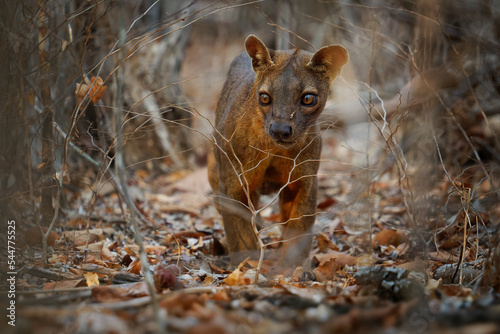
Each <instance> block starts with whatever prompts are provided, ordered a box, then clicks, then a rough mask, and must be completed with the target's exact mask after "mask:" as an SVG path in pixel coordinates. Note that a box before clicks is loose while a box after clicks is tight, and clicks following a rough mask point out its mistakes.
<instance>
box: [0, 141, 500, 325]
mask: <svg viewBox="0 0 500 334" xmlns="http://www.w3.org/2000/svg"><path fill="white" fill-rule="evenodd" d="M324 146H325V149H324V152H323V154H324V156H329V157H332V156H336V155H339V154H344V153H345V152H344V153H342V152H340V151H339V150H341V149H342V147H341V145H338V142H336V141H335V139H334V138H329V139H328V138H327V139H326V140H325V145H324ZM333 169H336V171H334V170H333ZM333 169H330V170H329V169H328V168H327V167H322V168H321V170H320V173H319V176H318V183H319V201H318V202H319V203H318V211H319V212H320V213H319V214H318V217H317V219H316V229H315V232H317V233H316V237H315V241H314V246H313V249H312V250H311V253H310V257H309V261H307V262H306V264H305V266H304V268H297V269H295V271H294V272H293V274H288V275H272V274H271V270H270V269H272V265H273V263H272V261H267V260H266V261H265V262H264V264H263V267H262V271H261V276H260V277H259V283H257V284H256V283H255V276H256V267H257V261H246V262H244V263H242V264H241V265H240V266H239V267H238V268H237V269H234V270H230V269H229V265H228V261H227V258H226V257H224V256H223V255H221V247H222V246H221V242H222V243H223V228H222V225H221V219H220V216H219V215H218V213H217V212H216V210H215V208H214V206H213V201H212V198H211V191H210V186H209V184H208V181H207V176H206V168H197V169H195V170H193V171H183V172H177V173H173V174H168V175H150V174H149V173H148V172H146V171H144V170H137V171H136V172H135V173H134V175H131V176H130V179H129V181H128V185H129V191H130V194H131V197H132V198H133V199H134V202H135V204H136V206H137V208H138V209H139V211H140V212H141V214H142V215H143V216H144V217H147V219H146V221H145V222H144V221H142V222H140V223H139V224H140V226H141V234H142V236H143V238H144V247H145V251H146V253H147V257H148V261H149V264H150V265H151V267H152V268H154V269H153V275H154V283H155V287H156V290H157V293H158V294H157V295H156V303H157V305H158V309H157V310H156V311H155V309H154V307H153V306H152V304H151V298H150V295H149V292H148V286H147V284H146V283H145V281H144V276H143V272H142V271H141V262H140V260H139V255H138V252H139V247H138V245H137V244H136V242H135V241H134V233H133V230H132V227H131V226H130V224H129V223H128V219H129V215H128V214H126V215H124V214H123V212H122V205H123V204H122V203H121V202H120V200H119V197H118V196H117V194H116V193H115V192H114V190H113V188H112V187H111V186H110V185H109V184H105V185H104V187H102V188H101V189H100V192H99V195H98V196H97V197H95V199H96V201H95V203H94V206H93V208H91V206H90V205H89V203H91V202H92V199H93V198H94V196H93V194H94V193H93V192H92V190H91V189H90V187H87V188H81V189H80V191H75V192H72V191H70V190H67V198H68V199H70V203H68V206H67V208H66V209H65V210H64V214H63V218H62V220H63V221H64V223H63V224H59V226H58V227H57V228H56V230H55V231H54V232H53V234H52V238H50V240H49V243H50V244H51V250H52V253H51V254H50V259H49V264H48V266H47V267H46V268H42V266H41V261H40V259H41V248H40V246H39V244H38V240H39V237H40V236H39V232H37V229H36V228H32V229H29V230H26V231H25V232H24V234H23V240H22V242H21V241H19V243H18V248H19V250H18V253H17V266H18V268H20V269H19V272H18V276H17V282H16V284H17V285H16V289H17V291H16V292H17V299H16V326H15V327H11V326H7V325H6V324H5V321H3V322H2V327H1V328H2V329H1V331H2V333H18V332H19V333H21V332H22V333H70V332H71V333H75V332H76V333H151V332H156V328H157V327H156V326H157V324H158V321H157V319H156V318H155V314H158V315H159V318H160V319H161V322H163V324H162V326H164V328H166V329H167V331H168V332H171V333H333V332H336V333H366V332H367V331H368V330H370V331H372V332H374V333H438V332H439V333H441V334H442V333H498V332H499V330H500V298H499V290H498V286H497V287H496V288H493V287H492V288H490V289H485V288H484V280H485V279H487V278H488V277H486V276H488V275H489V276H491V275H498V273H496V274H495V269H494V268H491V267H488V265H487V264H486V263H487V262H488V259H491V258H493V255H490V253H489V248H488V246H489V245H491V244H493V242H494V241H492V240H490V239H489V238H490V236H492V235H493V236H494V235H495V234H494V232H492V231H494V229H495V228H496V226H495V223H496V224H498V213H499V212H500V211H499V206H498V204H497V205H496V206H494V208H493V209H492V210H489V212H483V213H482V217H481V218H482V221H483V223H482V225H481V226H480V227H478V226H477V225H474V226H469V228H468V230H467V231H465V233H466V235H465V237H466V239H467V243H468V247H467V249H466V250H467V251H466V252H465V258H464V259H462V257H461V254H462V252H461V248H460V246H461V245H462V242H463V238H464V229H463V219H460V215H461V214H462V217H463V212H462V213H460V212H458V213H457V215H456V217H455V218H454V219H452V220H450V221H448V222H447V224H446V226H445V225H444V223H443V222H439V220H437V219H430V220H429V222H428V224H427V225H425V226H420V228H419V231H415V230H414V229H412V228H411V226H410V223H409V219H408V217H407V214H406V210H407V209H406V207H405V205H404V203H403V198H402V196H401V191H400V185H399V177H398V174H397V173H393V172H390V171H389V172H387V173H385V174H384V176H383V177H381V178H379V179H378V180H377V181H376V182H373V183H372V184H371V186H370V187H371V194H372V198H371V200H370V201H371V202H374V201H375V202H376V205H374V206H373V209H372V211H371V212H369V213H367V212H364V211H363V209H362V208H356V206H349V205H346V203H347V202H349V200H350V199H349V193H350V192H351V191H352V189H351V188H352V185H351V182H352V177H351V176H349V174H346V173H344V172H343V171H342V168H338V167H336V168H333ZM85 178H87V181H88V182H89V184H91V183H92V182H90V180H92V178H93V175H92V172H91V171H89V172H88V175H82V176H81V179H82V180H84V179H85ZM449 188H450V184H449V183H448V182H447V181H446V180H443V182H441V183H439V184H438V185H436V189H433V190H432V192H431V193H433V194H436V195H438V198H439V200H438V201H437V202H435V203H438V204H435V205H437V206H438V207H439V203H440V201H441V200H442V198H443V196H446V194H447V193H448V192H449ZM439 196H441V197H439ZM88 212H92V214H91V215H90V217H88ZM457 217H458V218H457ZM264 218H265V220H266V221H268V222H270V223H272V222H277V221H279V215H277V210H276V208H275V207H274V206H271V207H270V208H269V209H268V210H266V211H264ZM352 222H354V223H352ZM356 222H358V223H359V222H361V225H359V224H358V226H357V225H356ZM87 224H88V226H87ZM370 224H371V226H369V225H370ZM37 233H38V234H37ZM279 235H280V231H279V229H271V230H270V231H269V232H267V233H266V235H264V236H263V238H264V241H265V242H274V241H277V240H279ZM429 237H430V239H429ZM419 238H423V239H426V240H432V242H431V243H429V244H428V245H427V247H423V246H422V242H419ZM370 240H371V241H370ZM276 245H277V244H275V245H274V246H272V247H277V246H276ZM497 251H498V250H497ZM497 256H498V254H497ZM457 263H462V264H463V266H457ZM490 279H491V277H490ZM460 281H461V284H459V283H460Z"/></svg>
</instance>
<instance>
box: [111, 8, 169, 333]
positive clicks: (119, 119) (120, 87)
mask: <svg viewBox="0 0 500 334" xmlns="http://www.w3.org/2000/svg"><path fill="white" fill-rule="evenodd" d="M123 2H124V1H123V0H122V1H120V3H119V7H120V10H119V23H120V32H119V34H120V35H119V36H120V38H119V41H118V46H119V49H120V52H119V53H118V60H119V62H122V61H124V60H125V50H124V49H123V45H124V44H125V36H126V32H125V12H124V7H125V3H123ZM124 73H125V71H124V69H123V66H119V67H118V69H117V75H116V84H117V92H116V109H115V123H114V125H115V130H116V136H117V138H118V140H117V148H116V160H115V162H116V165H115V167H116V171H117V174H118V179H119V180H120V183H121V185H122V189H123V193H124V195H125V196H124V199H125V203H126V204H127V206H128V207H129V210H130V222H131V224H132V226H133V228H134V232H135V241H136V243H137V244H138V245H139V257H140V261H141V266H142V272H143V273H144V280H145V281H146V284H147V286H148V291H149V295H150V296H151V303H152V305H153V310H154V314H155V319H156V326H157V331H158V333H165V332H166V324H165V322H164V319H163V318H162V317H161V316H160V309H159V307H158V301H157V298H156V290H155V286H154V281H153V276H152V274H151V271H150V269H149V263H148V259H147V256H146V252H145V251H144V243H143V239H142V235H141V231H140V229H139V225H138V224H137V221H136V219H135V210H134V207H135V205H134V203H133V202H132V199H131V198H130V196H129V194H128V188H127V183H126V180H125V175H124V171H123V170H124V163H123V126H121V124H123V115H122V114H121V112H120V111H121V110H122V106H123V92H124V84H125V81H124Z"/></svg>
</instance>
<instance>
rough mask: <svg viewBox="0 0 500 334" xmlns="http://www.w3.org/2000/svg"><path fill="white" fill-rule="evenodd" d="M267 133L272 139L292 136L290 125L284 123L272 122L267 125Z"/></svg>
mask: <svg viewBox="0 0 500 334" xmlns="http://www.w3.org/2000/svg"><path fill="white" fill-rule="evenodd" d="M269 134H270V135H271V138H273V139H274V140H276V141H283V140H286V139H289V138H290V137H291V136H292V127H291V126H290V125H289V124H286V123H282V122H274V123H272V124H271V126H270V127H269Z"/></svg>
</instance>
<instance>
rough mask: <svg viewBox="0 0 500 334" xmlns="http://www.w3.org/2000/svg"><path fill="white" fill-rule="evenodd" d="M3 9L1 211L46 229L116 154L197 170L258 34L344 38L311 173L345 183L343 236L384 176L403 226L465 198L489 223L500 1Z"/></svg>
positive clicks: (37, 4) (109, 2)
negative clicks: (237, 67)
mask: <svg viewBox="0 0 500 334" xmlns="http://www.w3.org/2000/svg"><path fill="white" fill-rule="evenodd" d="M2 8H3V9H2V13H1V14H0V19H1V21H0V24H1V30H0V39H1V43H0V45H2V50H1V54H0V62H1V66H0V68H1V72H2V75H1V81H0V91H1V94H0V99H1V105H2V108H1V111H0V112H1V114H2V116H1V119H0V124H1V128H2V130H1V132H0V138H1V139H0V142H1V144H0V166H1V170H0V189H1V193H0V212H2V213H3V214H8V215H13V216H14V217H19V219H20V221H25V222H27V224H28V223H29V224H32V223H34V222H35V221H38V220H39V222H40V223H41V224H42V225H45V226H47V225H48V224H49V223H50V222H51V221H52V218H53V216H54V207H55V204H54V203H56V202H57V203H58V205H59V206H60V207H61V208H63V209H64V208H68V207H69V206H70V203H71V201H72V199H74V197H75V196H76V195H75V194H77V193H79V192H80V191H81V190H82V189H87V188H89V187H90V188H92V196H93V197H92V196H91V198H94V200H95V197H96V196H98V194H99V193H100V191H101V190H102V189H101V188H103V187H105V185H106V184H109V181H112V180H113V175H111V174H109V173H110V172H112V171H113V170H116V166H115V164H116V163H117V162H116V159H115V155H116V154H117V150H118V149H120V150H121V151H122V153H123V165H120V166H123V168H121V169H122V170H124V172H125V177H127V176H130V175H132V174H133V173H135V172H137V171H138V170H140V171H142V172H143V173H147V175H149V176H150V177H151V180H152V179H154V177H155V176H158V175H165V174H171V173H178V172H180V171H186V170H196V169H199V168H203V166H204V165H205V164H206V154H207V150H208V148H209V147H210V145H211V142H210V140H211V136H210V133H211V131H212V129H213V123H212V122H213V119H214V110H215V108H216V103H217V99H218V96H219V93H220V90H221V88H222V85H223V83H224V80H225V76H226V73H227V71H228V68H229V65H230V63H231V61H232V59H233V58H234V57H235V56H236V55H238V54H239V53H240V52H242V51H243V50H244V47H243V43H244V40H245V38H246V37H247V36H248V35H249V34H255V35H257V36H259V37H260V38H261V39H262V40H263V41H264V42H265V43H266V45H267V46H268V47H270V48H276V49H289V48H295V47H298V48H302V49H305V50H308V51H311V52H314V50H315V49H319V48H320V47H322V46H325V45H329V44H342V45H343V46H345V47H346V48H347V50H348V51H349V54H350V62H349V63H348V65H347V66H346V67H345V68H344V70H343V72H342V75H341V77H339V78H337V79H336V80H335V82H334V84H333V85H332V94H331V101H329V103H328V106H327V109H326V110H325V112H324V118H323V119H322V122H323V124H322V125H323V127H322V128H323V129H324V151H323V156H324V162H323V163H322V167H321V171H320V174H321V175H320V185H321V187H322V191H323V194H325V193H326V194H328V191H329V189H338V187H340V186H339V184H340V185H341V186H342V187H343V188H342V189H343V190H342V192H341V194H340V193H338V192H331V193H330V194H329V195H328V196H331V197H335V196H336V195H338V196H337V200H338V201H339V204H338V209H342V210H347V211H346V213H345V214H344V215H343V217H342V219H343V222H344V223H345V224H346V225H347V226H350V228H352V230H353V231H354V230H357V229H367V228H369V226H371V225H370V224H371V220H370V219H371V218H370V217H371V216H370V212H372V210H373V208H374V207H376V206H377V205H378V204H377V201H376V200H374V197H373V196H371V194H373V193H376V192H377V189H374V187H373V185H374V182H376V181H377V182H379V181H381V180H386V179H387V180H389V179H390V180H394V187H395V191H396V192H400V194H401V196H400V197H398V198H399V200H401V201H402V202H404V205H405V208H406V210H407V218H405V221H404V224H406V226H409V227H411V228H415V229H418V228H419V227H420V229H425V227H426V226H427V224H430V225H429V226H432V227H435V226H436V224H437V221H438V219H437V218H436V217H438V214H441V215H443V216H444V218H443V219H444V220H446V219H449V221H450V222H454V221H456V220H457V219H459V218H457V215H459V213H460V212H463V211H461V209H460V208H463V207H464V203H473V204H474V208H475V210H476V214H477V216H478V217H482V218H483V219H485V220H487V222H490V221H491V222H492V223H494V225H495V226H496V225H497V224H498V215H499V213H500V210H499V208H498V186H499V178H498V165H499V163H500V151H499V139H498V135H499V133H500V109H499V108H500V65H499V64H500V63H499V57H500V52H499V51H500V17H499V16H500V5H499V4H498V2H495V1H487V0H484V1H475V0H474V1H473V0H462V1H454V0H421V1H406V0H388V1H377V0H342V1H340V0H332V1H305V0H303V1H298V0H297V1H292V0H275V1H271V0H264V1H204V0H193V1H167V0H158V1H152V0H144V1H114V0H100V1H84V0H57V1H45V0H38V1H30V0H19V1H6V2H4V3H3V6H2ZM120 135H123V136H122V138H123V146H120V145H119V143H118V141H117V139H118V138H119V136H120ZM120 166H118V167H120ZM329 175H331V176H332V177H329ZM332 180H334V181H332ZM332 182H333V183H332ZM96 184H97V186H96ZM114 186H115V187H116V185H114ZM58 189H59V190H61V189H62V191H61V194H60V196H59V197H57V194H58V192H57V190H58ZM102 191H104V190H102ZM110 191H111V192H112V191H113V190H110ZM325 196H326V195H325ZM464 196H465V197H464ZM467 196H469V197H467ZM91 198H88V199H87V201H88V202H89V203H91V202H92V201H93V200H92V199H91ZM85 210H90V211H91V210H92V209H91V208H86V209H85ZM443 210H444V211H443ZM446 210H448V211H446ZM481 215H482V216H481ZM486 215H487V216H488V217H486ZM331 218H332V217H331V215H330V216H327V218H326V219H331ZM439 221H440V220H439ZM4 223H5V222H3V221H2V224H4ZM440 224H441V225H440V226H444V225H443V224H442V223H440ZM424 239H425V240H426V241H425V242H427V243H428V240H430V239H428V238H425V237H424Z"/></svg>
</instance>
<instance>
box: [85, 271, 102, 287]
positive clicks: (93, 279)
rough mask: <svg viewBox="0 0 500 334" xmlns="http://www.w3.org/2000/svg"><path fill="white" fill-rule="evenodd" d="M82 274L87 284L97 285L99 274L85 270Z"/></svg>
mask: <svg viewBox="0 0 500 334" xmlns="http://www.w3.org/2000/svg"><path fill="white" fill-rule="evenodd" d="M83 276H84V277H85V279H86V280H87V286H94V285H99V276H98V275H97V274H96V273H93V272H86V273H83Z"/></svg>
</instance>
